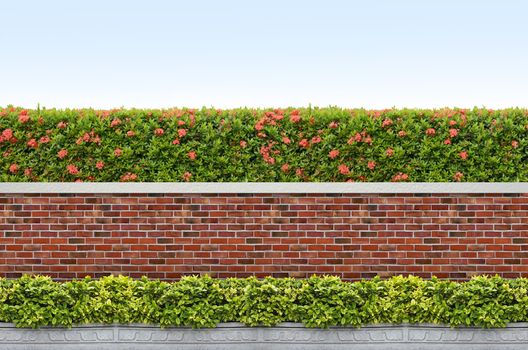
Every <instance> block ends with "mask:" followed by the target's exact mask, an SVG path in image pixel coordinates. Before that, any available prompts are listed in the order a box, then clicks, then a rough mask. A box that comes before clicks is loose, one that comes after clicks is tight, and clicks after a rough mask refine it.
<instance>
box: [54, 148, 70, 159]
mask: <svg viewBox="0 0 528 350" xmlns="http://www.w3.org/2000/svg"><path fill="white" fill-rule="evenodd" d="M67 155H68V151H67V150H65V149H61V150H60V151H59V152H57V157H59V159H64V157H66V156H67Z"/></svg>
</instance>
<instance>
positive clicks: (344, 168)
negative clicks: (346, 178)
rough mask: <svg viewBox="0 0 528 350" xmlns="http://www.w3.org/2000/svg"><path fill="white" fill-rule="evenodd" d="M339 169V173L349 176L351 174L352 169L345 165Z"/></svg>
mask: <svg viewBox="0 0 528 350" xmlns="http://www.w3.org/2000/svg"><path fill="white" fill-rule="evenodd" d="M337 168H338V169H339V172H340V173H341V174H343V175H347V174H349V173H350V169H348V167H347V166H346V165H345V164H341V165H339V166H338V167H337Z"/></svg>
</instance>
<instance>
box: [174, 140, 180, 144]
mask: <svg viewBox="0 0 528 350" xmlns="http://www.w3.org/2000/svg"><path fill="white" fill-rule="evenodd" d="M172 144H173V145H179V144H180V140H178V139H174V141H172Z"/></svg>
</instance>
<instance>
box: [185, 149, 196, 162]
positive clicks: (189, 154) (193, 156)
mask: <svg viewBox="0 0 528 350" xmlns="http://www.w3.org/2000/svg"><path fill="white" fill-rule="evenodd" d="M187 156H189V159H191V160H195V159H196V152H195V151H190V152H189V153H187Z"/></svg>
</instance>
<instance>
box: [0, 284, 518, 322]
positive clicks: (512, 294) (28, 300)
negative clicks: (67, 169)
mask: <svg viewBox="0 0 528 350" xmlns="http://www.w3.org/2000/svg"><path fill="white" fill-rule="evenodd" d="M527 291H528V279H524V278H518V279H503V278H500V277H497V276H496V277H486V276H479V277H474V278H472V279H471V280H469V281H467V282H453V281H448V280H438V279H436V278H433V279H428V280H423V279H421V278H418V277H413V276H409V277H402V276H397V277H392V278H390V279H385V280H382V279H379V278H374V279H371V280H363V281H360V282H343V281H341V280H340V279H339V278H338V277H330V276H324V277H316V276H314V277H311V278H308V279H293V278H283V279H276V278H271V277H270V278H265V279H256V278H247V279H234V278H231V279H214V278H211V277H208V276H204V277H196V276H190V277H184V278H182V279H181V280H179V281H177V282H172V283H170V282H162V281H159V280H148V279H147V278H143V279H132V278H129V277H124V276H117V277H115V276H108V277H103V278H101V279H91V278H89V277H87V278H85V279H81V280H72V281H68V282H54V281H53V280H52V279H50V278H49V277H44V276H33V277H31V276H23V277H21V278H19V279H3V278H2V279H0V322H13V323H15V324H16V325H17V326H18V327H35V328H36V327H39V326H50V325H51V326H67V327H70V326H72V325H76V324H88V323H102V324H110V323H120V324H127V323H145V324H158V325H160V326H161V327H168V326H192V327H214V326H215V325H216V324H218V323H219V322H234V321H236V322H242V323H244V324H246V325H247V326H272V325H276V324H278V323H280V322H302V323H303V324H305V325H306V326H307V327H320V328H325V327H329V326H353V327H359V326H362V325H366V324H375V323H392V324H400V323H441V324H448V325H451V326H453V327H456V326H479V327H502V326H505V325H506V324H507V323H509V322H526V321H528V294H527Z"/></svg>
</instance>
